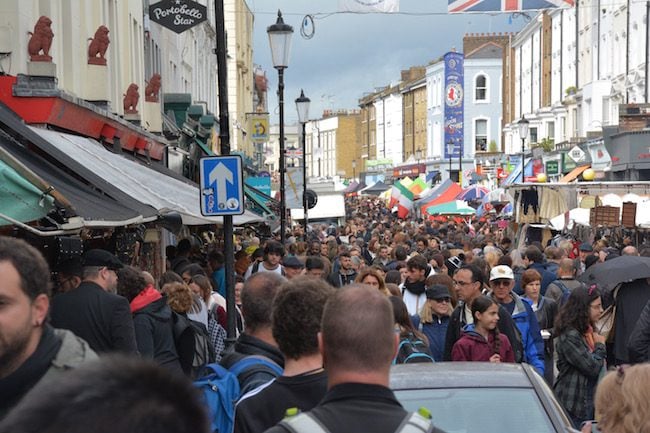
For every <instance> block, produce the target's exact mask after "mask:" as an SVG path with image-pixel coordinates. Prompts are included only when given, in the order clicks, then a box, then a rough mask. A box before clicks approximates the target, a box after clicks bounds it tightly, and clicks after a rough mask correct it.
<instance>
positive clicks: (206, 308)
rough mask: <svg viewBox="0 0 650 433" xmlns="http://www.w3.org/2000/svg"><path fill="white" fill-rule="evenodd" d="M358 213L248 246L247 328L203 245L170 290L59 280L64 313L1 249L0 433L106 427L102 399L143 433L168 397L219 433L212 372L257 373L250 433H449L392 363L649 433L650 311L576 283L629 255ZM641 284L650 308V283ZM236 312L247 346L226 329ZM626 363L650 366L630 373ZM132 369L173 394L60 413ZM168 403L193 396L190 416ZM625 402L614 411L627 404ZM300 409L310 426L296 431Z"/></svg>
mask: <svg viewBox="0 0 650 433" xmlns="http://www.w3.org/2000/svg"><path fill="white" fill-rule="evenodd" d="M348 205H349V211H350V212H349V215H348V218H347V221H346V223H345V224H344V225H343V226H336V225H331V224H320V223H317V224H312V225H310V227H308V228H307V230H304V229H303V228H302V227H297V228H296V229H295V230H293V231H292V232H291V233H287V234H288V237H287V242H286V243H285V244H282V243H281V242H280V241H279V239H278V238H273V239H260V238H259V237H258V236H255V234H254V233H252V232H247V231H244V232H240V233H239V234H238V235H237V238H236V242H235V244H236V251H235V252H234V255H235V273H236V275H235V287H233V290H234V292H235V301H236V302H235V310H234V311H227V306H226V301H225V297H226V294H227V292H228V288H227V287H226V283H225V281H226V278H225V269H224V263H225V259H224V253H223V252H222V251H219V250H218V249H216V248H211V246H210V245H204V244H201V243H200V242H197V241H196V239H192V238H185V239H182V240H180V241H179V242H178V244H177V245H175V246H174V247H168V248H167V251H166V253H167V269H168V271H167V272H165V273H164V274H163V275H162V276H160V278H158V279H155V278H154V277H153V276H152V275H151V274H149V273H148V272H146V271H143V270H140V269H135V268H133V267H130V266H125V265H123V264H122V263H120V261H119V260H118V259H117V258H116V257H115V256H114V255H113V254H111V253H110V252H108V251H105V250H90V251H87V252H86V253H85V254H84V255H83V256H82V257H79V258H72V259H70V260H66V261H65V262H62V263H59V264H57V266H56V268H55V269H54V271H56V273H55V275H56V278H55V281H56V283H57V285H56V287H55V289H56V290H55V295H52V293H51V291H50V275H51V274H50V270H49V268H48V264H47V263H46V262H45V260H44V259H43V257H42V255H41V254H40V252H38V251H37V250H35V249H34V248H33V247H31V246H29V245H28V244H27V243H26V242H24V241H21V240H18V239H14V238H0V360H2V362H0V420H2V421H0V432H4V431H7V432H9V431H20V429H18V430H16V428H18V427H17V426H23V427H25V426H28V425H30V426H38V425H40V424H39V423H41V424H43V425H44V423H45V421H44V420H42V419H40V418H39V417H31V418H30V414H29V412H30V411H31V412H36V411H38V410H42V411H45V410H47V411H49V412H47V413H49V414H50V415H51V416H52V417H54V418H56V421H53V422H52V423H51V425H49V426H47V428H45V427H43V428H42V429H40V428H39V431H41V430H45V431H52V432H54V431H61V432H62V431H64V430H65V431H68V430H66V429H67V428H68V426H69V425H70V423H73V422H79V420H80V419H82V418H83V417H88V418H91V417H93V418H97V419H103V418H106V417H107V416H109V415H107V414H106V413H104V414H100V413H99V412H100V409H98V408H97V407H96V406H94V407H93V408H92V410H91V409H89V408H88V409H84V408H87V407H90V406H93V405H94V404H93V402H94V400H95V399H97V398H100V397H101V398H103V399H104V403H102V404H103V405H104V406H102V407H104V408H105V410H107V411H110V410H114V409H115V408H121V407H123V406H125V405H127V404H128V405H129V410H128V413H129V414H132V416H133V420H132V421H128V422H132V425H130V426H129V425H127V421H124V420H123V422H124V423H125V424H124V430H121V431H126V432H128V431H136V430H134V428H136V427H135V426H136V425H138V423H144V422H146V421H145V420H144V419H143V417H144V416H145V415H143V414H137V415H136V414H135V412H136V409H137V408H138V407H139V406H137V405H136V404H135V403H134V402H135V401H136V400H137V399H138V398H140V397H143V396H144V395H145V394H146V393H156V392H158V393H162V394H163V395H161V396H160V399H159V400H154V401H157V402H158V403H159V404H160V405H168V406H169V410H170V411H171V412H172V413H177V415H178V418H177V420H176V421H175V422H176V425H177V429H176V430H169V431H196V432H202V431H207V430H208V429H209V418H207V415H206V413H205V409H206V408H202V404H201V401H200V399H199V398H198V395H197V394H196V393H193V392H192V391H193V390H192V389H190V388H191V387H190V388H188V384H189V383H190V382H189V381H188V380H187V379H186V378H189V379H192V380H196V379H198V378H199V377H201V375H202V373H203V372H204V370H203V367H204V366H205V365H206V364H210V363H219V364H220V365H221V366H223V367H224V368H226V369H229V370H231V371H234V370H235V369H237V367H236V366H238V365H241V363H242V361H244V360H250V359H251V358H254V359H256V360H259V359H263V362H258V363H257V365H254V366H253V367H250V368H249V369H248V370H246V371H245V372H244V373H242V374H238V375H237V380H238V383H239V389H240V394H239V397H238V403H237V406H236V410H235V415H234V418H233V429H234V431H235V432H237V433H252V432H263V431H267V430H268V431H270V432H273V433H277V432H284V431H297V430H296V429H297V428H298V427H299V426H300V425H310V424H309V423H317V424H319V425H323V426H325V428H326V429H328V430H329V431H337V432H339V431H342V432H347V431H350V432H352V431H359V430H362V429H363V430H370V431H377V432H393V431H397V429H398V427H399V426H400V425H401V424H402V422H404V421H405V420H407V419H409V420H410V418H409V417H416V418H417V419H416V420H415V421H414V422H415V423H416V424H418V423H419V424H418V425H422V426H423V427H422V428H423V430H422V431H436V428H435V427H433V424H435V419H434V420H429V419H427V418H426V417H423V416H422V415H420V414H417V413H415V414H411V413H407V412H406V411H405V410H404V409H403V408H402V407H401V405H400V403H399V402H398V401H397V400H396V398H395V396H394V394H393V393H392V391H391V390H390V389H389V388H388V377H389V372H390V366H391V365H392V364H395V363H402V362H441V361H452V362H454V361H472V362H492V363H499V362H508V363H528V364H530V365H531V366H533V367H534V369H535V370H536V371H537V372H538V373H539V374H540V375H541V376H543V377H544V378H545V380H546V381H547V382H548V384H549V385H550V386H552V388H553V390H554V393H555V395H556V398H557V400H558V401H559V402H560V403H561V404H562V406H563V407H564V409H565V410H566V412H567V414H568V415H569V417H570V418H571V420H572V422H573V423H574V425H575V426H576V427H580V426H581V425H583V424H585V423H587V424H586V425H587V427H585V428H588V426H589V425H590V424H588V423H589V422H592V420H593V419H594V418H595V417H596V418H597V419H599V421H600V428H601V430H602V431H603V432H605V433H607V432H614V433H616V432H634V431H636V432H639V431H650V430H647V429H648V427H645V426H646V424H650V415H648V414H650V410H646V409H650V408H646V406H647V405H648V404H650V403H648V402H649V401H650V399H647V398H645V397H646V396H645V394H644V393H645V392H647V391H644V390H641V389H637V388H639V387H641V386H642V385H644V386H643V388H644V389H647V388H648V385H650V383H649V382H648V381H647V380H648V379H649V378H650V376H648V374H650V373H649V372H648V366H647V365H646V364H643V363H645V362H647V361H648V360H649V358H650V351H649V350H648V349H649V347H650V303H648V304H647V306H646V307H645V309H643V306H644V305H646V303H645V302H644V303H643V305H641V306H639V305H636V306H635V307H636V308H635V309H631V310H630V309H628V310H624V306H623V305H624V304H622V303H621V299H622V298H623V296H619V297H618V298H615V297H614V295H613V293H612V291H611V290H605V289H604V288H603V286H602V285H601V284H599V281H598V280H590V281H588V282H587V283H584V282H582V281H581V279H580V276H581V275H582V274H584V273H586V272H589V269H591V267H592V266H601V264H602V263H605V262H607V261H609V260H612V259H614V258H616V257H619V256H639V251H638V249H637V248H636V247H635V246H633V245H621V246H619V247H620V249H617V248H616V247H615V246H614V245H611V244H610V243H608V240H607V239H598V240H594V241H593V242H582V243H581V244H576V242H575V241H573V240H571V239H566V240H562V239H560V240H557V241H554V242H553V243H552V244H550V245H541V244H540V243H539V242H531V243H530V244H529V245H526V246H524V247H520V246H519V245H518V243H517V242H513V240H512V238H511V236H513V235H514V234H513V233H510V232H509V231H508V230H507V228H506V227H505V226H504V225H503V224H501V223H500V222H499V221H492V220H489V219H487V220H477V219H471V220H464V219H458V220H457V219H454V218H450V219H447V220H444V221H433V220H417V219H414V220H407V221H404V220H398V219H397V218H396V217H395V216H394V215H393V214H391V212H390V210H389V209H387V208H386V207H385V206H384V205H383V204H382V203H381V201H380V200H378V199H373V198H359V197H355V198H352V199H350V200H349V203H348ZM648 251H650V250H647V249H643V248H641V254H642V255H648V254H647V253H648ZM635 284H636V286H635V287H637V288H638V290H639V293H641V292H642V291H643V288H646V289H647V290H646V291H648V292H650V285H649V283H648V281H647V280H645V279H643V280H641V281H636V282H635ZM634 290H636V289H634ZM631 292H632V289H630V293H631ZM618 293H619V294H620V295H622V294H623V293H624V292H623V291H620V290H619V292H618ZM634 299H635V300H636V301H638V299H639V298H638V297H636V298H634ZM648 299H650V296H647V298H646V301H647V300H648ZM612 304H616V305H617V307H618V309H619V310H624V311H625V313H621V312H620V311H619V312H618V313H616V314H617V316H616V317H617V320H616V323H615V324H614V328H612V329H611V330H604V329H603V328H601V327H599V321H600V320H601V319H602V316H603V311H604V309H605V308H607V307H608V306H609V305H612ZM636 304H638V302H636ZM642 310H643V311H642ZM230 314H234V315H235V316H236V323H237V328H236V337H237V339H236V341H234V342H233V344H228V343H229V342H228V341H227V338H226V331H225V328H226V323H227V316H228V315H230ZM635 315H636V317H634V316H635ZM626 323H627V324H626ZM629 323H631V325H629ZM624 326H626V328H624V329H619V328H622V327H624ZM116 354H117V355H119V356H116ZM135 359H139V360H146V361H142V363H141V364H138V363H137V362H135V361H134V360H135ZM630 363H639V365H635V366H633V367H629V368H627V369H626V368H625V365H627V364H630ZM108 365H110V366H112V367H110V368H109V367H107V366H108ZM115 366H120V367H119V368H117V367H115ZM616 366H619V368H618V370H617V371H614V372H610V373H607V370H608V368H610V369H611V368H613V367H616ZM160 368H162V369H163V370H164V372H165V373H161V372H160V371H158V370H157V369H160ZM69 370H70V371H69ZM98 370H102V373H101V374H99V373H98ZM118 370H119V375H120V377H121V378H122V379H121V380H123V381H124V382H125V383H126V382H128V378H126V375H128V374H132V375H134V377H137V376H143V377H149V376H151V377H152V378H155V377H158V378H159V377H169V381H168V382H167V383H166V384H164V385H160V386H158V385H156V384H153V383H152V384H150V385H149V386H150V388H147V387H146V386H143V387H142V388H139V389H135V390H133V393H132V395H130V396H128V397H125V398H124V399H123V400H121V401H119V402H117V401H112V400H111V398H107V395H108V394H110V393H111V392H114V389H113V388H112V387H122V386H124V387H126V385H124V384H123V383H121V382H120V381H116V382H114V383H112V384H110V385H109V384H104V385H101V386H100V385H98V392H97V394H96V395H88V396H87V397H83V396H82V397H80V398H79V399H78V402H77V403H78V406H77V407H76V408H77V410H78V412H83V411H84V410H87V413H86V414H82V413H75V414H74V416H72V415H70V416H71V420H66V419H64V417H65V416H68V415H69V413H70V410H68V411H61V415H56V416H54V415H52V414H53V413H55V412H56V411H58V410H60V406H61V404H62V402H61V401H58V400H60V399H57V398H56V396H59V397H61V398H64V397H63V396H65V395H68V394H70V395H71V394H73V393H75V392H79V391H78V387H80V386H81V384H82V381H83V380H89V381H92V382H93V383H95V382H98V381H100V380H105V377H106V375H107V374H108V373H109V372H110V373H111V374H112V373H115V374H118V373H116V372H117V371H118ZM66 376H68V377H70V379H65V377H66ZM152 380H153V379H152ZM643 380H645V382H643ZM174 393H177V394H178V395H181V396H187V398H184V399H183V400H184V401H182V402H180V401H179V402H176V401H174V399H173V398H169V396H170V395H171V394H174ZM48 396H50V397H48ZM612 396H619V397H620V398H618V397H617V400H616V404H612V401H613V397H612ZM641 398H645V402H642V401H638V400H639V399H641ZM626 399H629V400H630V401H629V402H627V400H626ZM622 400H625V403H622V402H621V401H622ZM75 401H77V400H75ZM142 405H143V408H145V409H146V408H149V409H151V407H152V406H153V403H149V404H145V403H142ZM293 408H295V409H296V412H297V413H300V415H297V416H291V417H288V418H287V417H286V415H287V409H293ZM202 409H203V410H202ZM43 413H45V412H43ZM198 413H200V414H201V415H200V416H198V415H196V414H198ZM290 413H293V412H291V411H290ZM359 414H362V416H359ZM43 416H45V415H43ZM418 417H419V418H418ZM3 418H4V419H3ZM72 420H76V421H72ZM629 420H633V421H629ZM432 421H433V422H432ZM369 426H372V428H370V427H369ZM25 428H26V427H25ZM34 428H36V427H34ZM166 428H169V427H166ZM644 428H646V430H644ZM129 429H131V430H129ZM30 431H32V430H30ZM33 431H35V430H33ZM73 431H74V430H73ZM138 431H142V430H138ZM151 431H153V430H151ZM156 431H167V430H165V429H163V428H161V429H160V430H156ZM585 431H586V430H585Z"/></svg>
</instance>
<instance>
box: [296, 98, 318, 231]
mask: <svg viewBox="0 0 650 433" xmlns="http://www.w3.org/2000/svg"><path fill="white" fill-rule="evenodd" d="M310 102H311V101H310V100H309V98H307V97H306V96H305V92H304V91H303V90H302V89H300V96H299V97H298V99H296V110H297V111H298V122H300V123H301V124H302V209H303V214H304V218H305V236H306V235H307V221H308V220H307V142H306V138H305V132H306V128H305V125H306V124H307V119H309V103H310ZM313 147H314V146H313V145H312V149H313ZM312 154H313V152H312Z"/></svg>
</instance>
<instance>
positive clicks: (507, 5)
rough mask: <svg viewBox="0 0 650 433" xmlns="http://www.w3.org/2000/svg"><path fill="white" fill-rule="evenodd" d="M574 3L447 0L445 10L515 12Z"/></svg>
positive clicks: (555, 0) (570, 0) (568, 0)
mask: <svg viewBox="0 0 650 433" xmlns="http://www.w3.org/2000/svg"><path fill="white" fill-rule="evenodd" d="M574 5H575V0H447V12H449V13H450V14H453V13H461V12H517V11H523V10H540V9H554V8H558V7H571V6H574Z"/></svg>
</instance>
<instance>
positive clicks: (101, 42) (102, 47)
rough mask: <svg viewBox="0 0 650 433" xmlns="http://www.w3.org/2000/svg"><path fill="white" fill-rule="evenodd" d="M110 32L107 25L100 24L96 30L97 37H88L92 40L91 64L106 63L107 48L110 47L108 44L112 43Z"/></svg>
mask: <svg viewBox="0 0 650 433" xmlns="http://www.w3.org/2000/svg"><path fill="white" fill-rule="evenodd" d="M108 33H109V31H108V28H106V26H99V27H98V28H97V31H96V32H95V37H94V38H92V39H88V40H89V41H91V42H90V45H89V46H88V64H89V65H106V57H105V55H106V50H107V49H108V44H110V43H111V41H110V39H108ZM97 55H99V57H97Z"/></svg>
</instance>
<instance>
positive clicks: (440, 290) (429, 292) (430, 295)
mask: <svg viewBox="0 0 650 433" xmlns="http://www.w3.org/2000/svg"><path fill="white" fill-rule="evenodd" d="M424 293H425V294H426V296H427V299H450V298H451V295H450V294H449V289H448V288H447V286H445V285H442V284H434V285H433V286H431V287H428V288H427V289H426V290H425V291H424Z"/></svg>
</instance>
